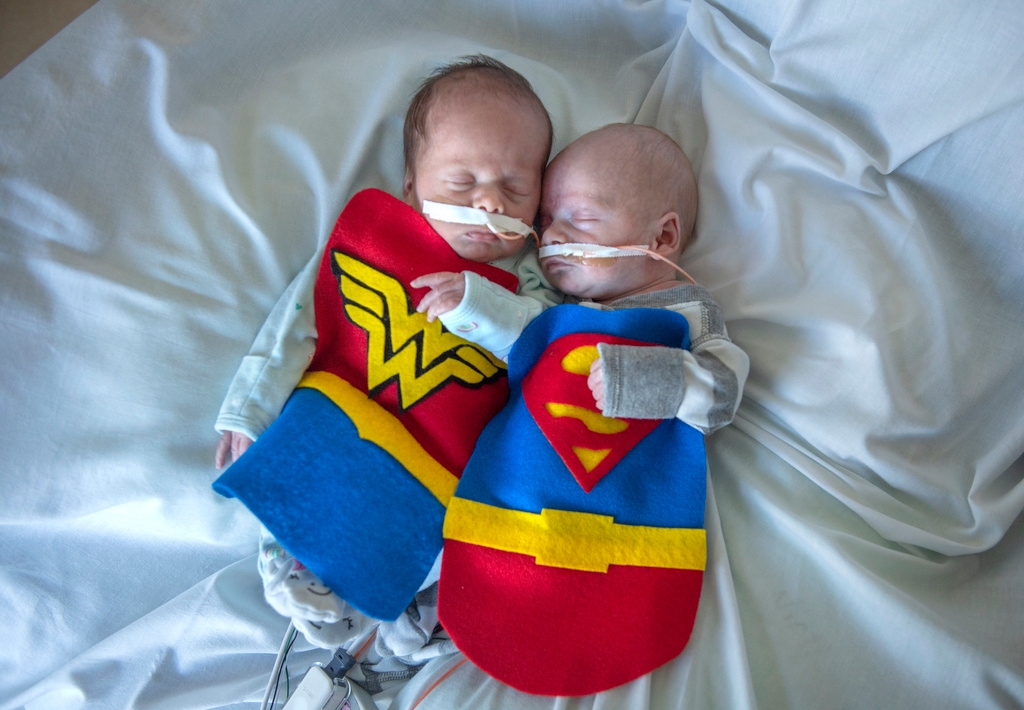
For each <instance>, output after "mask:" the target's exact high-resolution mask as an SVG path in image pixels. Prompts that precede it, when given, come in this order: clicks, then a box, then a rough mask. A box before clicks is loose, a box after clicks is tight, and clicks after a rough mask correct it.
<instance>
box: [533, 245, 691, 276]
mask: <svg viewBox="0 0 1024 710" xmlns="http://www.w3.org/2000/svg"><path fill="white" fill-rule="evenodd" d="M552 256H565V257H569V258H571V259H579V260H580V261H581V262H582V263H591V264H592V263H593V262H588V261H587V260H588V259H617V258H619V257H620V256H649V257H651V258H652V259H657V260H658V261H663V262H665V263H666V264H668V265H669V266H671V267H672V268H673V269H675V270H676V271H678V272H679V273H680V274H682V275H683V276H684V277H685V278H686V280H687V281H689V282H690V283H693V284H696V283H697V281H696V280H695V279H694V278H693V277H692V276H690V275H689V274H688V273H686V270H685V269H683V267H681V266H680V265H679V264H677V263H675V262H674V261H672V260H671V259H667V258H666V257H664V256H662V255H661V254H658V253H657V252H655V251H652V250H651V249H648V248H647V247H645V246H643V245H642V244H628V245H625V246H621V247H606V246H601V245H600V244H552V245H551V246H546V247H541V248H540V249H539V250H538V251H537V258H538V259H547V258H550V257H552ZM595 265H596V264H595Z"/></svg>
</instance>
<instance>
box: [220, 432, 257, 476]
mask: <svg viewBox="0 0 1024 710" xmlns="http://www.w3.org/2000/svg"><path fill="white" fill-rule="evenodd" d="M251 445H252V439H250V438H249V437H247V436H246V435H245V434H242V433H241V432H237V431H226V432H224V433H223V434H221V435H220V441H218V442H217V453H216V455H215V456H214V458H213V462H214V463H215V464H216V465H217V468H224V466H225V465H227V463H228V455H229V454H230V456H231V463H234V462H235V461H237V460H238V457H239V456H241V455H242V454H244V453H245V450H246V449H248V448H249V447H250V446H251Z"/></svg>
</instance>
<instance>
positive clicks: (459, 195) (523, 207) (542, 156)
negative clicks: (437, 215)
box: [403, 87, 548, 262]
mask: <svg viewBox="0 0 1024 710" xmlns="http://www.w3.org/2000/svg"><path fill="white" fill-rule="evenodd" d="M454 93H455V92H447V95H442V96H439V97H437V99H436V101H435V104H434V105H433V107H432V108H431V109H430V114H429V115H428V117H427V125H426V135H425V137H424V140H423V143H422V145H421V146H420V148H419V151H418V154H417V156H416V158H415V162H414V165H413V167H412V169H410V170H408V171H407V172H406V178H405V185H404V190H403V191H404V194H405V200H406V202H408V203H409V204H410V205H412V206H413V207H414V208H416V209H417V210H419V211H420V212H422V211H423V201H424V200H431V201H433V202H446V203H448V204H453V205H461V206H464V207H475V208H478V209H483V210H486V211H488V212H496V213H499V214H504V215H507V216H510V217H515V218H516V219H519V220H521V221H522V222H525V223H526V224H527V225H532V224H533V220H534V218H535V217H536V215H537V206H538V204H539V203H540V186H541V175H542V173H543V170H544V163H545V162H546V161H547V153H546V148H547V130H548V129H547V122H546V121H545V119H544V117H543V116H541V115H540V114H539V112H538V111H537V110H536V108H534V107H532V106H530V105H529V104H527V103H526V102H524V101H522V100H518V99H514V98H511V97H508V96H504V95H495V94H494V92H493V91H492V90H489V89H488V87H481V88H480V90H479V91H473V92H470V91H467V90H463V91H461V92H459V93H458V94H456V95H453V94H454ZM427 221H428V222H430V225H431V226H432V227H433V228H434V229H435V230H437V232H438V234H440V235H441V236H442V237H443V238H444V240H445V241H446V242H448V244H449V245H451V247H452V248H453V249H454V250H455V252H456V253H457V254H458V255H459V256H461V257H463V258H464V259H469V260H470V261H477V262H489V261H494V260H496V259H500V258H502V257H504V256H509V255H511V254H515V253H516V252H518V251H519V250H520V249H522V248H523V245H524V244H525V240H524V239H516V240H513V241H508V240H503V239H501V238H500V237H498V236H496V235H494V234H493V233H491V231H490V230H488V229H487V227H484V226H470V225H460V224H451V223H447V222H439V221H436V220H432V219H430V218H429V217H428V218H427Z"/></svg>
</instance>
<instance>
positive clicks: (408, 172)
mask: <svg viewBox="0 0 1024 710" xmlns="http://www.w3.org/2000/svg"><path fill="white" fill-rule="evenodd" d="M412 181H413V174H412V168H406V169H405V179H404V180H402V199H404V200H405V201H406V202H408V201H409V195H411V194H412Z"/></svg>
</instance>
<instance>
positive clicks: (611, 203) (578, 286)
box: [540, 144, 661, 302]
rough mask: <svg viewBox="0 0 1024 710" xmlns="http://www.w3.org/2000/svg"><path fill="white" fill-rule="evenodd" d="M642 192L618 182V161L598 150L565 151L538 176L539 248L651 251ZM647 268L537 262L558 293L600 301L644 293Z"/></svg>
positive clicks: (653, 228)
mask: <svg viewBox="0 0 1024 710" xmlns="http://www.w3.org/2000/svg"><path fill="white" fill-rule="evenodd" d="M642 189H643V184H641V183H640V182H639V181H631V180H628V179H625V178H624V177H623V171H622V166H621V162H620V161H619V160H618V159H616V157H615V156H614V155H613V154H611V153H606V152H603V151H602V150H601V149H600V146H599V145H595V144H590V146H588V147H586V148H579V147H576V146H570V148H568V149H566V150H565V151H563V152H562V153H560V154H559V155H558V156H557V157H556V158H555V160H553V161H552V163H551V165H550V166H548V169H547V173H546V174H545V176H544V189H543V194H542V198H541V205H540V229H541V243H542V244H543V245H544V246H550V245H554V244H566V243H569V244H599V245H601V246H609V247H622V246H631V245H641V246H646V247H648V248H650V247H652V246H653V245H654V241H655V240H656V239H657V237H658V236H659V234H660V233H661V230H660V226H659V222H658V219H657V218H654V217H652V211H651V208H650V205H649V204H648V202H647V201H646V200H645V199H644V198H643V195H642V194H641V190H642ZM651 264H652V260H651V259H649V258H647V257H645V256H636V257H624V258H616V259H589V260H585V261H583V262H581V261H580V260H579V259H578V258H573V257H562V256H553V257H549V258H545V259H543V260H542V261H541V268H542V269H543V271H544V275H545V276H546V277H547V279H548V281H550V282H551V284H552V285H553V286H555V287H556V288H558V289H560V290H561V291H563V292H564V293H567V294H570V295H573V296H579V297H581V298H588V299H591V300H594V301H599V302H601V301H610V300H615V299H617V298H621V297H623V296H626V295H629V294H631V293H637V292H640V291H642V290H645V288H646V287H647V286H648V285H649V284H650V280H651V278H652V277H651Z"/></svg>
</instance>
